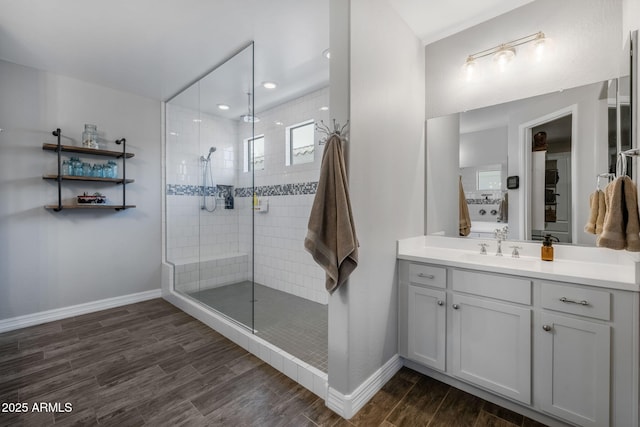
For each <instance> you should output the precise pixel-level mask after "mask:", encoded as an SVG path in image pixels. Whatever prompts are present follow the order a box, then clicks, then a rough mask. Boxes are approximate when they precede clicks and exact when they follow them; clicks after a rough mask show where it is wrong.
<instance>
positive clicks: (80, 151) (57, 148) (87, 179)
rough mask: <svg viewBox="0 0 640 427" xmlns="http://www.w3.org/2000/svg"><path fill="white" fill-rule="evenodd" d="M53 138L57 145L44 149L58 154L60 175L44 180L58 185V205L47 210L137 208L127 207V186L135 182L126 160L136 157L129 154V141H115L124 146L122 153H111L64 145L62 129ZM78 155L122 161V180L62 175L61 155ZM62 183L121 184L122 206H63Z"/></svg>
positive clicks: (133, 206)
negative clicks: (55, 182) (129, 173)
mask: <svg viewBox="0 0 640 427" xmlns="http://www.w3.org/2000/svg"><path fill="white" fill-rule="evenodd" d="M52 134H53V136H55V137H57V138H58V143H57V144H48V143H44V144H42V149H43V150H45V151H54V152H56V153H57V154H58V173H57V174H56V175H52V174H49V175H43V176H42V179H45V180H53V181H57V183H58V203H57V204H55V205H46V206H45V207H44V208H45V209H52V210H54V211H55V212H59V211H61V210H63V209H83V210H92V209H115V210H116V211H121V210H124V209H131V208H135V207H136V206H135V205H127V204H126V197H127V190H126V184H130V183H132V182H134V180H133V179H127V162H126V159H129V158H131V157H133V156H134V154H133V153H127V140H126V139H125V138H121V139H118V140H116V141H115V143H116V144H118V145H122V151H111V150H99V149H95V148H86V147H76V146H73V145H62V144H61V143H60V141H61V137H62V131H61V130H60V128H58V129H56V130H54V131H53V132H52ZM63 152H66V153H78V154H85V155H92V156H102V157H113V158H116V159H122V178H98V177H89V176H71V175H62V159H61V153H63ZM62 181H80V182H102V183H109V184H121V185H122V204H117V205H114V204H63V203H62Z"/></svg>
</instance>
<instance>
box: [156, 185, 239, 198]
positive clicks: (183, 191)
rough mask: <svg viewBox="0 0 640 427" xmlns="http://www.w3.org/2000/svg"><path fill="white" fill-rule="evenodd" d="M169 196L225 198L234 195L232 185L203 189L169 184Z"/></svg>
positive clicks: (199, 186)
mask: <svg viewBox="0 0 640 427" xmlns="http://www.w3.org/2000/svg"><path fill="white" fill-rule="evenodd" d="M166 193H167V196H202V195H203V194H204V195H205V196H216V197H218V198H225V197H226V196H228V195H229V194H232V193H233V186H232V185H216V186H213V187H212V186H208V187H206V188H205V187H203V186H202V185H180V184H167V190H166Z"/></svg>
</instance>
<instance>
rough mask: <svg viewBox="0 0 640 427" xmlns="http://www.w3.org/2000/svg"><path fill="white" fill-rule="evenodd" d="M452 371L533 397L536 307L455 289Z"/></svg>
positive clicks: (485, 384) (487, 385) (519, 396)
mask: <svg viewBox="0 0 640 427" xmlns="http://www.w3.org/2000/svg"><path fill="white" fill-rule="evenodd" d="M451 306H452V308H453V331H452V340H453V342H452V346H451V348H452V351H453V367H452V373H453V374H454V375H456V376H457V377H459V378H461V379H464V380H466V381H468V382H471V383H474V384H477V385H479V386H481V387H484V388H486V389H489V390H492V391H495V392H496V393H500V394H502V395H504V396H507V397H510V398H512V399H515V400H517V401H520V402H523V403H526V404H530V403H531V309H529V308H525V307H520V306H516V305H513V304H505V303H499V302H494V301H488V300H483V299H481V298H475V297H469V296H462V295H457V294H454V295H453V303H452V305H451Z"/></svg>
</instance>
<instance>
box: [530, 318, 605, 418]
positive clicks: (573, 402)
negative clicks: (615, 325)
mask: <svg viewBox="0 0 640 427" xmlns="http://www.w3.org/2000/svg"><path fill="white" fill-rule="evenodd" d="M541 320H542V325H541V327H540V329H539V332H538V333H540V334H541V339H540V352H541V360H542V361H543V363H542V372H541V373H540V375H539V377H540V387H541V388H542V390H543V393H542V394H541V407H542V409H543V410H544V411H546V412H549V413H550V414H554V415H557V416H559V417H562V418H564V419H566V420H568V421H571V422H573V423H575V424H578V425H581V426H608V425H609V393H610V383H611V376H610V366H611V365H610V354H611V352H610V345H611V327H610V326H608V325H603V324H599V323H595V322H589V321H585V320H579V319H573V318H569V317H565V316H558V315H554V314H550V313H542V315H541Z"/></svg>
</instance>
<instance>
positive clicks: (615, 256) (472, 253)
mask: <svg viewBox="0 0 640 427" xmlns="http://www.w3.org/2000/svg"><path fill="white" fill-rule="evenodd" d="M480 243H487V244H488V246H487V255H480V248H479V247H478V245H479V244H480ZM496 246H497V243H496V241H495V240H493V239H468V238H456V237H444V236H419V237H412V238H409V239H403V240H398V247H397V257H398V259H404V260H409V261H418V262H425V263H431V264H440V265H445V266H449V267H459V268H467V269H473V270H480V271H486V272H492V273H503V274H511V275H517V276H526V277H531V278H535V279H543V280H555V281H561V282H569V283H578V284H584V285H592V286H599V287H604V288H611V289H621V290H627V291H634V292H640V272H639V271H638V270H639V269H640V254H638V253H631V252H627V251H614V250H611V249H605V248H595V247H586V246H571V245H554V253H555V257H554V258H555V259H554V261H551V262H549V261H542V260H540V247H541V246H542V245H541V243H533V242H513V241H504V242H502V252H503V254H504V256H502V257H499V256H495V252H496ZM511 246H519V247H521V249H519V252H520V258H512V257H511V251H512V249H511V248H510V247H511Z"/></svg>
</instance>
